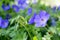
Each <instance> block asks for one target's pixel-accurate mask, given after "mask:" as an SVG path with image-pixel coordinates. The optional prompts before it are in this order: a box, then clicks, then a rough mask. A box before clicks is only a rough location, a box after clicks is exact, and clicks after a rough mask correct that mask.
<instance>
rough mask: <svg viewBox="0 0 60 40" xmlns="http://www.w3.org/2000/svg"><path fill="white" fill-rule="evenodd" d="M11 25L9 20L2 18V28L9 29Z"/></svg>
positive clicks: (0, 18)
mask: <svg viewBox="0 0 60 40" xmlns="http://www.w3.org/2000/svg"><path fill="white" fill-rule="evenodd" d="M8 24H9V21H8V20H3V19H2V17H0V28H7V27H8Z"/></svg>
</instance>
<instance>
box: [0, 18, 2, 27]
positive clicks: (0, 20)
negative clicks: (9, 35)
mask: <svg viewBox="0 0 60 40" xmlns="http://www.w3.org/2000/svg"><path fill="white" fill-rule="evenodd" d="M1 22H2V17H0V27H1Z"/></svg>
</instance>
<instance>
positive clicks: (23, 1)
mask: <svg viewBox="0 0 60 40" xmlns="http://www.w3.org/2000/svg"><path fill="white" fill-rule="evenodd" d="M24 3H26V0H18V4H20V5H23V4H24Z"/></svg>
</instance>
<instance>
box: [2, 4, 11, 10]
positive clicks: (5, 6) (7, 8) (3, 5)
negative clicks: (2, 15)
mask: <svg viewBox="0 0 60 40" xmlns="http://www.w3.org/2000/svg"><path fill="white" fill-rule="evenodd" d="M2 8H3V10H4V11H6V10H9V9H10V5H9V4H8V5H5V4H2Z"/></svg>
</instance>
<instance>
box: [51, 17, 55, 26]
mask: <svg viewBox="0 0 60 40" xmlns="http://www.w3.org/2000/svg"><path fill="white" fill-rule="evenodd" d="M51 26H56V21H55V19H54V18H51Z"/></svg>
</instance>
